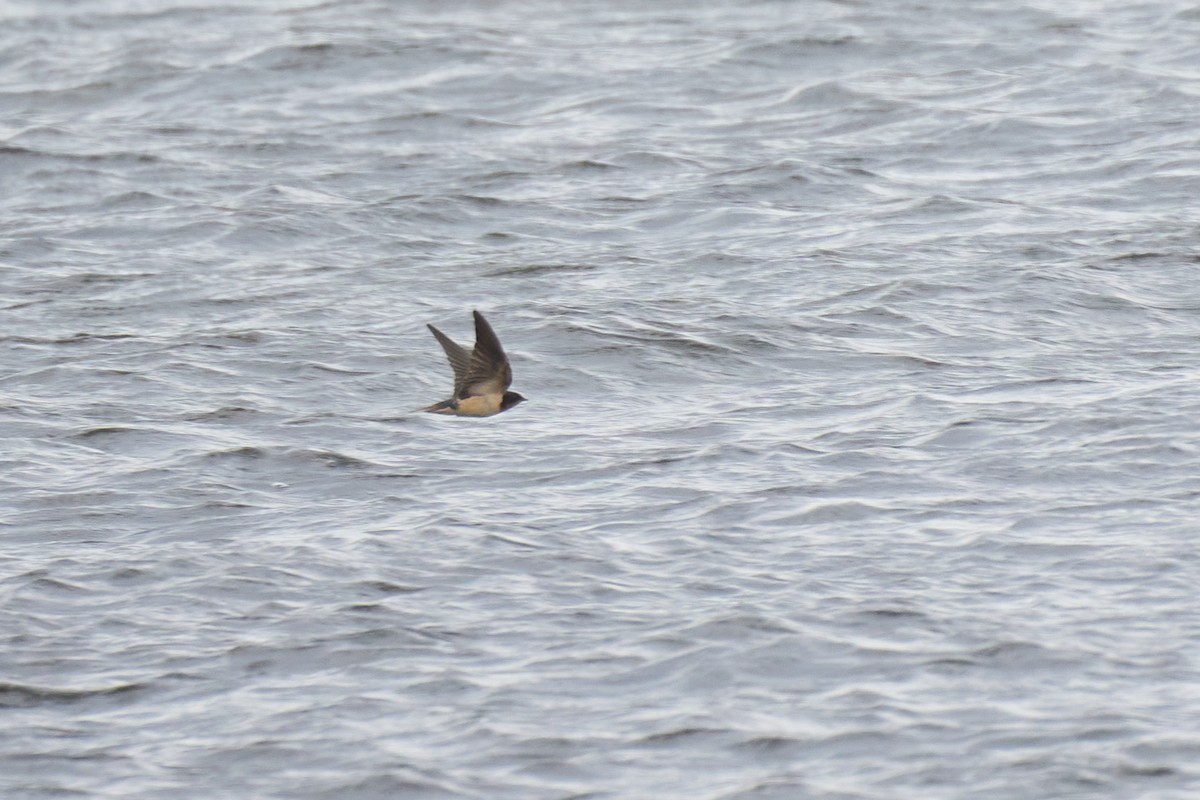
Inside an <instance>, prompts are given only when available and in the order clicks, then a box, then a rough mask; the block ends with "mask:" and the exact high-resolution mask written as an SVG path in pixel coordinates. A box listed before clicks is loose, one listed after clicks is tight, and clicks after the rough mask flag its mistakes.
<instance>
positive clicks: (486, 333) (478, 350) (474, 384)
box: [456, 311, 512, 398]
mask: <svg viewBox="0 0 1200 800" xmlns="http://www.w3.org/2000/svg"><path fill="white" fill-rule="evenodd" d="M511 383H512V367H511V366H509V363H508V356H506V355H505V354H504V348H503V347H501V346H500V339H499V337H497V336H496V332H495V331H494V330H492V326H491V325H489V324H488V321H487V320H486V319H484V318H483V314H480V313H479V312H478V311H476V312H475V349H474V350H473V351H472V352H471V358H470V361H469V363H468V367H467V370H466V376H465V378H464V379H463V383H462V386H461V387H456V388H458V392H457V394H456V396H457V397H460V398H461V397H470V396H471V395H476V394H503V393H504V392H505V390H507V389H508V387H509V384H511Z"/></svg>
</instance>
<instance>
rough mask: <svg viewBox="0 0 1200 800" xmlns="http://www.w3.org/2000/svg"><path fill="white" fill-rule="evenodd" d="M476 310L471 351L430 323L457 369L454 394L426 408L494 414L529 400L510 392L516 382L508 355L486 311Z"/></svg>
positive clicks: (461, 413) (464, 414) (463, 414)
mask: <svg viewBox="0 0 1200 800" xmlns="http://www.w3.org/2000/svg"><path fill="white" fill-rule="evenodd" d="M474 313H475V349H474V350H472V351H471V352H470V353H468V352H467V351H466V350H465V349H463V348H462V347H459V346H458V345H457V344H456V343H455V342H454V340H452V339H451V338H450V337H449V336H447V335H446V334H444V333H442V332H441V331H439V330H438V329H437V328H435V327H433V326H432V325H430V326H429V330H430V331H431V332H432V333H433V335H434V337H435V338H436V339H437V340H438V343H439V344H441V345H442V349H443V350H445V351H446V358H447V359H449V361H450V367H451V368H452V369H453V370H454V395H453V396H452V397H451V398H450V399H449V400H443V401H442V402H440V403H434V404H433V405H431V406H429V407H428V408H426V409H423V410H425V411H428V412H430V413H433V414H453V415H455V416H457V417H490V416H492V415H493V414H499V413H500V412H501V411H508V410H509V409H510V408H512V407H513V406H515V405H517V404H518V403H520V402H522V401H524V400H525V398H524V397H522V396H521V395H519V394H517V393H516V392H510V391H508V387H509V384H511V383H512V367H511V366H510V365H509V363H508V356H506V355H504V348H503V347H501V346H500V340H499V339H498V338H497V337H496V332H495V331H494V330H492V326H491V325H489V324H488V321H487V320H486V319H484V318H483V314H480V313H479V312H478V311H476V312H474Z"/></svg>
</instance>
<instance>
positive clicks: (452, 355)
mask: <svg viewBox="0 0 1200 800" xmlns="http://www.w3.org/2000/svg"><path fill="white" fill-rule="evenodd" d="M426 327H427V328H429V331H430V332H431V333H432V334H433V335H434V338H436V339H437V340H438V343H439V344H441V346H442V349H443V350H445V351H446V358H447V360H449V362H450V368H451V369H453V370H454V396H455V397H457V396H458V393H459V392H461V391H462V389H463V387H464V386H466V384H467V373H468V372H469V371H470V368H471V354H470V353H468V352H467V351H466V350H464V349H463V348H462V347H460V346H459V345H458V344H457V343H456V342H455V341H454V340H453V339H451V338H450V337H449V336H447V335H446V334H444V333H442V332H441V331H439V330H438V329H437V328H435V327H433V326H432V325H427V326H426Z"/></svg>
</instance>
